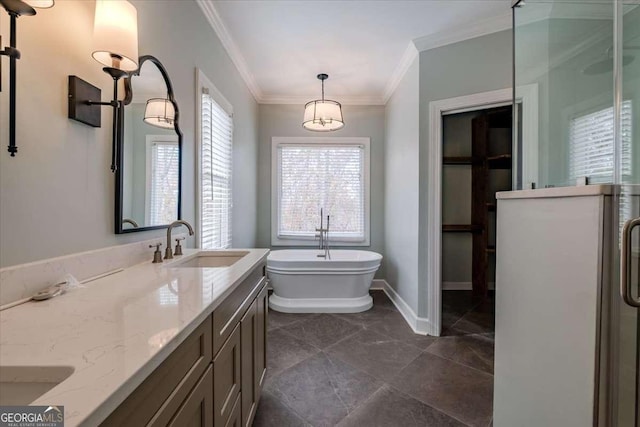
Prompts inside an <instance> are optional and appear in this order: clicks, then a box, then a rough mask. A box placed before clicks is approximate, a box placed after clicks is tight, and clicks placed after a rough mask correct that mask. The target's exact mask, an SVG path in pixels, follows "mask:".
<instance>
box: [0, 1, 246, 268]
mask: <svg viewBox="0 0 640 427" xmlns="http://www.w3.org/2000/svg"><path fill="white" fill-rule="evenodd" d="M133 3H134V4H135V6H136V7H137V9H138V25H139V34H140V35H139V46H140V54H141V55H143V54H153V55H155V56H157V57H158V58H159V59H160V60H161V61H162V62H163V63H164V65H165V67H166V68H167V70H168V72H169V74H170V76H171V79H172V81H173V86H174V90H175V94H176V99H177V101H178V104H179V106H180V113H181V117H180V122H181V127H182V130H183V132H184V157H183V161H184V163H183V183H184V184H183V206H182V208H183V217H184V218H185V219H186V220H188V221H190V222H194V220H195V202H194V200H195V197H194V196H195V155H194V154H195V142H194V137H195V132H194V128H195V97H194V92H195V81H194V80H195V71H194V69H195V67H200V68H201V69H202V70H203V71H204V72H205V74H206V75H207V76H208V77H209V79H211V80H212V82H213V83H214V84H215V85H216V87H217V88H218V89H219V90H220V91H221V92H222V93H223V94H224V96H225V97H226V98H227V99H228V100H229V101H230V102H231V103H232V104H233V107H234V125H235V126H234V127H235V134H234V176H233V183H234V184H233V185H234V222H233V235H234V246H238V247H240V246H254V245H255V235H256V194H257V193H256V184H257V177H256V167H255V165H256V161H257V150H258V147H257V136H258V133H257V126H258V107H257V104H256V102H255V100H254V99H253V97H252V95H251V93H250V92H249V90H248V89H247V87H246V85H245V84H244V82H243V81H242V79H241V77H240V75H239V73H238V71H237V70H236V68H235V67H234V65H233V63H232V62H231V60H230V58H229V57H228V55H227V53H226V51H225V50H224V48H223V46H222V44H221V43H220V41H219V40H218V38H217V37H216V35H215V33H214V31H213V30H212V29H211V27H210V25H209V23H208V22H207V21H206V18H205V17H204V15H203V14H202V12H201V10H200V8H199V7H198V6H197V4H196V3H195V2H193V1H180V2H177V1H158V2H156V1H154V2H149V1H143V0H133ZM93 15H94V2H92V1H60V2H56V5H55V7H53V8H51V9H47V10H42V11H40V12H39V13H38V15H37V16H35V17H29V18H24V19H20V22H19V32H20V37H19V43H20V50H21V51H22V59H20V64H19V67H18V68H19V73H18V94H17V97H18V109H17V116H18V119H17V132H18V137H17V141H18V146H19V153H18V155H17V157H15V158H11V157H9V156H8V154H7V153H6V150H5V149H3V151H2V153H1V154H0V182H1V183H2V185H1V186H0V235H1V236H2V239H0V266H8V265H14V264H19V263H23V262H28V261H34V260H38V259H44V258H49V257H54V256H59V255H64V254H69V253H73V252H78V251H83V250H89V249H95V248H100V247H105V246H110V245H114V244H121V243H126V242H131V241H137V240H143V239H149V238H150V237H153V236H154V235H158V236H161V235H162V232H145V233H134V234H129V235H125V236H116V235H114V234H113V209H114V196H113V195H114V178H113V175H112V173H111V172H110V170H109V164H110V157H111V143H110V141H111V127H110V125H109V123H110V120H111V113H110V111H108V109H106V108H105V109H103V113H102V123H103V126H102V128H100V129H94V128H90V127H88V126H85V125H82V124H80V123H78V122H74V121H71V120H69V119H68V118H67V76H68V75H77V76H79V77H81V78H83V79H85V80H87V81H89V82H91V83H93V84H95V85H97V86H99V87H101V88H102V90H103V98H105V99H106V98H108V97H109V93H110V92H111V81H110V78H109V76H107V75H106V74H105V73H103V72H102V70H101V66H100V64H98V63H97V62H96V61H94V60H93V59H92V58H91V52H92V47H91V40H92V33H93ZM0 20H1V21H0V24H1V25H0V27H1V28H2V35H3V40H8V31H9V25H8V19H7V15H6V14H5V13H2V14H0ZM2 62H3V70H4V69H5V66H6V64H7V63H6V62H5V61H4V60H3V61H2ZM2 79H3V87H4V88H7V87H8V73H2ZM0 112H1V114H0V139H1V141H0V146H3V147H5V146H6V145H7V143H8V129H9V126H8V91H7V90H3V91H2V92H0Z"/></svg>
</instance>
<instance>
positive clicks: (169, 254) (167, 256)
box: [164, 219, 193, 259]
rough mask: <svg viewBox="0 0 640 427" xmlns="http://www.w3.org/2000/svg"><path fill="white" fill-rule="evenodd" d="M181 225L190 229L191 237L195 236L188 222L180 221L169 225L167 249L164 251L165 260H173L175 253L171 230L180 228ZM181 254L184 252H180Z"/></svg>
mask: <svg viewBox="0 0 640 427" xmlns="http://www.w3.org/2000/svg"><path fill="white" fill-rule="evenodd" d="M180 225H184V226H185V227H187V228H188V229H189V236H193V227H191V224H189V223H188V222H187V221H184V220H181V219H179V220H177V221H173V222H172V223H171V224H169V226H168V227H167V248H166V249H165V250H164V259H173V252H172V251H171V230H172V229H173V227H178V226H180ZM180 252H182V250H180ZM176 255H177V253H176Z"/></svg>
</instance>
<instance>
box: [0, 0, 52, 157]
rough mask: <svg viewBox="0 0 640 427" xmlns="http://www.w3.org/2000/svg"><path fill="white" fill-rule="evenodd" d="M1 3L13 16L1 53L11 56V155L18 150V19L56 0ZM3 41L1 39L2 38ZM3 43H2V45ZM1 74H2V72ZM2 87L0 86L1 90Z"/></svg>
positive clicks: (50, 4) (9, 148) (6, 0)
mask: <svg viewBox="0 0 640 427" xmlns="http://www.w3.org/2000/svg"><path fill="white" fill-rule="evenodd" d="M0 4H1V5H2V7H4V9H5V10H6V11H7V13H8V14H9V17H10V18H11V24H10V25H11V28H10V29H9V33H10V35H9V46H7V47H5V48H4V49H3V50H0V55H4V56H8V57H9V146H8V151H9V153H10V154H11V157H15V155H16V153H17V152H18V147H17V146H16V79H17V75H16V65H17V61H18V59H20V51H19V50H18V48H17V36H16V33H17V29H16V26H17V20H18V17H20V16H33V15H35V14H36V10H35V9H34V8H39V9H47V8H50V7H52V6H53V4H54V0H0ZM0 42H1V40H0ZM1 46H2V43H0V47H1ZM0 75H1V74H0ZM1 89H2V88H0V90H1Z"/></svg>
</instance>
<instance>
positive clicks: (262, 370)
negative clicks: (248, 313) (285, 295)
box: [255, 286, 269, 405]
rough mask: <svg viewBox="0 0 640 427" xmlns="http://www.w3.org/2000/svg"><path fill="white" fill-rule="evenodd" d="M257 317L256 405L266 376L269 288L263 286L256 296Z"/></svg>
mask: <svg viewBox="0 0 640 427" xmlns="http://www.w3.org/2000/svg"><path fill="white" fill-rule="evenodd" d="M256 302H257V314H256V317H257V318H258V333H257V334H256V348H255V352H256V373H257V374H256V380H257V382H258V384H257V386H256V390H257V396H256V405H257V404H258V401H259V400H260V392H261V391H262V386H263V385H264V380H265V378H266V377H267V325H268V323H267V321H268V316H269V290H268V289H267V287H266V286H265V287H264V288H262V291H260V294H259V295H258V297H257V298H256Z"/></svg>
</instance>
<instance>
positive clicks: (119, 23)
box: [93, 0, 138, 72]
mask: <svg viewBox="0 0 640 427" xmlns="http://www.w3.org/2000/svg"><path fill="white" fill-rule="evenodd" d="M93 48H94V51H93V58H94V59H95V60H96V61H98V62H99V63H101V64H103V65H105V66H107V67H111V68H116V69H118V70H122V71H126V72H130V71H135V70H137V69H138V11H137V10H136V8H135V7H134V6H133V5H132V4H131V3H129V2H128V1H126V0H97V1H96V14H95V20H94V23H93Z"/></svg>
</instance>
